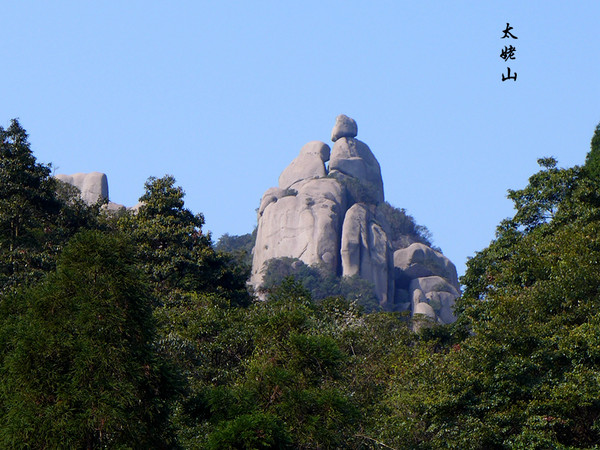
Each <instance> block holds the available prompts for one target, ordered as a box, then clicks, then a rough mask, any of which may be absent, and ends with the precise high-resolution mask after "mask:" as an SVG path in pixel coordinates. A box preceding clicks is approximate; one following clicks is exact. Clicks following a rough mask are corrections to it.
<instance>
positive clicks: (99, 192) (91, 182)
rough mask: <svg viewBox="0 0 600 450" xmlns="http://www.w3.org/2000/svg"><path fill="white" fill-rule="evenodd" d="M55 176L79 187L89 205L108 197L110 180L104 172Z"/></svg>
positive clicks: (82, 196)
mask: <svg viewBox="0 0 600 450" xmlns="http://www.w3.org/2000/svg"><path fill="white" fill-rule="evenodd" d="M55 178H56V179H58V180H60V181H63V182H65V183H69V184H71V185H73V186H75V187H76V188H78V189H79V190H80V191H81V198H82V199H83V201H85V202H86V203H87V204H88V205H91V204H94V203H96V202H97V201H98V200H99V199H108V180H107V178H106V175H105V174H103V173H100V172H91V173H75V174H73V175H64V174H58V175H55Z"/></svg>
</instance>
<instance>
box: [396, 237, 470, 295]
mask: <svg viewBox="0 0 600 450" xmlns="http://www.w3.org/2000/svg"><path fill="white" fill-rule="evenodd" d="M394 266H395V267H397V268H398V269H400V270H403V271H404V273H405V274H407V275H408V276H409V277H410V278H422V277H428V276H432V275H439V276H441V277H443V278H445V279H446V280H448V282H450V283H451V284H452V286H454V287H455V288H456V290H458V289H459V284H458V277H457V274H456V267H455V266H454V264H452V262H451V261H450V260H449V259H448V258H446V257H445V256H444V255H442V254H441V253H439V252H436V251H435V250H433V249H431V248H429V247H428V246H427V245H425V244H421V243H417V242H415V243H414V244H412V245H410V246H408V247H407V248H403V249H400V250H396V251H395V252H394Z"/></svg>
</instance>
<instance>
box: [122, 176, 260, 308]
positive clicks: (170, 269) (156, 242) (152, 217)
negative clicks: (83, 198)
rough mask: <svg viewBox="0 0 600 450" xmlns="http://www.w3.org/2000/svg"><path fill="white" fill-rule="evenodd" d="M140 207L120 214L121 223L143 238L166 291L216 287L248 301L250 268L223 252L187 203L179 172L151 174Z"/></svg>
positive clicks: (143, 259)
mask: <svg viewBox="0 0 600 450" xmlns="http://www.w3.org/2000/svg"><path fill="white" fill-rule="evenodd" d="M145 189H146V192H145V193H144V195H143V196H142V197H141V198H140V201H141V202H142V203H143V204H142V206H141V207H140V208H139V210H138V211H137V213H135V214H128V215H125V216H123V217H122V218H121V219H120V228H121V229H122V230H123V231H125V232H126V233H127V234H129V235H131V236H132V237H133V239H134V241H135V242H136V244H137V248H138V252H137V254H138V258H139V260H140V264H141V267H142V269H143V271H144V272H145V273H146V274H147V275H148V276H149V277H150V280H151V281H152V282H153V284H154V286H155V288H156V289H157V292H159V293H160V294H161V295H163V294H167V293H169V292H172V291H174V290H180V291H183V292H213V293H217V294H219V295H222V296H223V297H225V298H227V299H229V300H230V301H231V302H232V303H235V304H248V303H249V301H250V297H249V295H248V293H247V290H246V280H247V277H248V271H249V269H248V268H244V267H240V266H239V265H237V264H235V262H234V260H233V259H232V258H231V257H228V256H226V255H223V254H219V253H217V252H216V251H215V250H214V249H213V247H212V243H211V239H210V235H209V234H207V233H203V232H202V225H204V217H203V216H202V214H193V213H192V212H191V211H190V210H188V209H187V208H185V207H184V201H183V197H184V195H185V194H184V192H183V189H182V188H181V187H176V186H175V178H173V177H172V176H170V175H167V176H165V177H163V178H154V177H151V178H149V179H148V181H147V182H146V184H145Z"/></svg>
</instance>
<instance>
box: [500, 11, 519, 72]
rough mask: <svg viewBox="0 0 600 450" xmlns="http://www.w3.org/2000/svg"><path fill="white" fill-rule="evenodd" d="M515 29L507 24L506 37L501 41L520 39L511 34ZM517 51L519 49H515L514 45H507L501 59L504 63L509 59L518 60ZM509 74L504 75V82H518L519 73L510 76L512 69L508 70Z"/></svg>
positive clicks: (508, 68) (501, 53) (504, 31)
mask: <svg viewBox="0 0 600 450" xmlns="http://www.w3.org/2000/svg"><path fill="white" fill-rule="evenodd" d="M512 29H513V27H511V26H510V24H509V23H508V22H506V28H505V29H504V30H503V33H504V36H502V37H501V38H500V39H506V38H508V39H519V38H518V37H517V36H515V35H514V34H512V33H511V32H510V30H512ZM516 51H517V49H516V48H515V47H513V46H512V45H505V46H504V49H502V51H501V52H500V58H502V59H503V60H504V61H508V60H509V59H516V58H515V52H516ZM506 70H507V72H508V74H507V75H504V74H502V81H506V80H514V81H517V72H515V73H514V75H513V76H511V75H510V67H507V68H506Z"/></svg>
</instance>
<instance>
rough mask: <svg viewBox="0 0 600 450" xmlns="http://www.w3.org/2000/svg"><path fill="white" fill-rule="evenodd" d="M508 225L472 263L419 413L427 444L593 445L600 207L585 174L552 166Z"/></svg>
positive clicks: (512, 194)
mask: <svg viewBox="0 0 600 450" xmlns="http://www.w3.org/2000/svg"><path fill="white" fill-rule="evenodd" d="M539 162H540V165H541V166H542V170H541V171H540V172H538V173H536V174H534V175H533V176H532V177H531V178H530V180H529V184H528V185H527V186H526V187H525V188H524V189H521V190H516V191H512V190H511V191H509V198H511V199H512V200H513V201H514V202H515V208H516V212H515V215H514V217H513V218H511V219H507V220H505V221H503V222H502V223H501V224H500V226H499V227H498V230H497V237H496V239H495V240H494V241H493V242H492V243H491V244H490V246H489V247H488V248H486V249H484V250H483V251H481V252H479V253H477V254H476V256H475V257H474V258H472V259H471V260H470V261H469V262H468V263H467V273H466V275H465V276H464V277H463V279H462V283H463V284H464V285H465V287H466V288H465V291H464V294H463V298H462V300H461V301H460V302H459V306H458V311H459V312H460V315H459V320H458V323H457V325H456V326H457V328H458V329H462V332H461V333H459V334H462V335H463V336H466V337H465V338H464V339H463V340H462V341H461V342H459V343H458V344H457V345H456V346H455V347H452V350H451V351H449V352H448V354H447V356H446V357H445V358H443V360H442V361H441V362H440V363H439V364H438V369H437V371H438V372H441V373H443V374H444V376H443V377H441V378H440V379H439V381H438V382H437V384H436V387H437V389H438V391H437V395H436V397H434V398H433V401H432V400H428V406H427V409H426V410H425V411H423V413H424V416H423V417H425V421H426V423H427V425H426V426H425V429H427V430H428V431H429V432H428V434H427V439H428V442H431V444H432V445H433V446H434V447H435V446H440V445H445V446H450V447H456V448H461V447H465V446H470V445H472V443H473V442H477V447H476V448H515V447H516V448H589V447H593V446H597V445H599V444H600V401H599V400H598V399H600V383H599V382H598V380H600V370H598V367H599V366H598V361H599V360H598V356H599V355H598V352H597V351H596V350H595V342H596V338H595V337H594V336H597V335H599V333H600V316H599V315H598V308H599V306H600V289H599V286H600V277H599V274H600V220H599V218H600V215H599V214H600V207H599V205H600V202H599V201H598V194H597V188H596V182H595V181H594V180H593V179H592V178H591V177H590V176H589V175H588V173H587V172H586V171H585V170H583V169H582V168H580V167H573V168H569V169H558V168H557V167H556V161H555V160H554V159H553V158H544V159H541V160H540V161H539Z"/></svg>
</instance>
